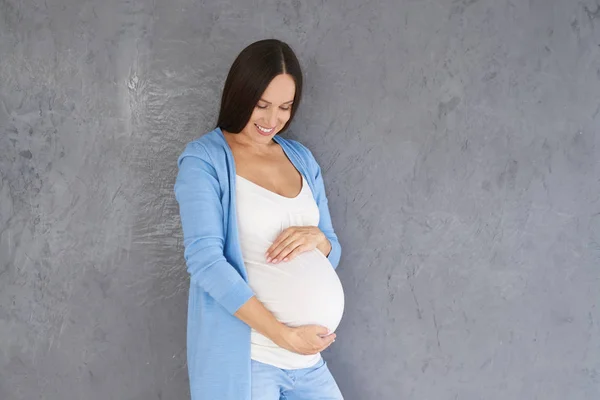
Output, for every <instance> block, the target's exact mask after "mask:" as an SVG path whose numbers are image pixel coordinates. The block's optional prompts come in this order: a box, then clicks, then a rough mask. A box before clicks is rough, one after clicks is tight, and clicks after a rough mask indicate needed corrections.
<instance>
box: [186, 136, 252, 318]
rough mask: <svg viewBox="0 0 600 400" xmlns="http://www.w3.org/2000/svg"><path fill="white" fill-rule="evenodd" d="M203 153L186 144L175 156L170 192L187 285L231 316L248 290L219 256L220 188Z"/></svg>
mask: <svg viewBox="0 0 600 400" xmlns="http://www.w3.org/2000/svg"><path fill="white" fill-rule="evenodd" d="M207 160H210V158H209V157H208V154H207V153H206V150H204V148H203V147H202V146H201V145H199V144H197V143H193V142H192V143H190V144H188V145H187V147H186V149H185V150H184V152H183V153H182V154H181V155H180V156H179V159H178V160H177V165H178V167H179V172H178V174H177V179H176V181H175V186H174V191H175V197H176V199H177V202H178V203H179V214H180V217H181V226H182V228H183V244H184V258H185V261H186V265H187V271H188V272H189V274H190V279H191V284H192V285H199V286H200V287H201V288H202V289H203V290H204V291H206V292H207V293H208V294H209V295H210V296H212V297H213V298H214V299H215V300H216V301H217V302H218V303H219V304H221V305H222V306H223V307H224V308H225V309H226V310H227V311H229V312H230V313H231V314H234V313H235V312H236V311H237V310H238V309H239V308H240V307H241V306H242V305H243V304H244V303H246V302H247V301H248V300H249V299H250V298H251V297H252V296H253V295H254V293H253V292H252V289H251V288H250V286H249V285H248V284H247V282H246V281H245V280H244V279H243V278H242V276H241V275H240V274H239V273H238V271H237V270H236V269H235V268H234V267H233V265H231V264H230V263H229V262H228V261H227V259H226V258H225V255H224V253H223V247H224V241H225V240H224V237H225V232H224V230H225V228H224V226H223V212H224V211H223V206H222V204H221V200H220V186H219V181H218V178H217V174H216V171H215V169H214V167H213V166H212V164H211V163H210V162H209V161H207Z"/></svg>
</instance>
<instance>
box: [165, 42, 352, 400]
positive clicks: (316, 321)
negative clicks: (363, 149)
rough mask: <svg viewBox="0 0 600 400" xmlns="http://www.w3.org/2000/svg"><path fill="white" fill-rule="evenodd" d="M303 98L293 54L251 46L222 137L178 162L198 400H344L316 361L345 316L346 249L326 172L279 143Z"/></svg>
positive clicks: (207, 137) (242, 57) (224, 112)
mask: <svg viewBox="0 0 600 400" xmlns="http://www.w3.org/2000/svg"><path fill="white" fill-rule="evenodd" d="M301 94H302V72H301V69H300V65H299V63H298V60H297V58H296V56H295V55H294V53H293V51H292V50H291V49H290V47H289V46H288V45H287V44H285V43H283V42H281V41H278V40H261V41H259V42H256V43H253V44H251V45H250V46H248V47H247V48H245V49H244V50H243V51H242V52H241V53H240V54H239V55H238V57H237V58H236V60H235V61H234V63H233V65H232V66H231V69H230V71H229V74H228V76H227V79H226V82H225V87H224V90H223V95H222V99H221V109H220V113H219V118H218V121H217V126H216V128H215V129H214V130H212V131H210V132H208V133H206V134H204V135H203V136H201V137H200V138H199V139H196V140H194V141H192V142H190V143H188V144H187V146H186V147H185V149H184V151H183V153H182V154H181V155H180V156H179V158H178V161H177V163H178V167H179V173H178V175H177V180H176V183H175V196H176V198H177V201H178V203H179V210H180V216H181V224H182V228H183V239H184V247H185V251H184V256H185V260H186V264H187V270H188V272H189V273H190V277H191V281H190V292H189V302H188V325H187V361H188V372H189V379H190V391H191V396H192V399H193V400H200V399H206V400H250V399H252V400H279V399H286V400H313V399H323V400H325V399H328V400H329V399H331V400H334V399H335V400H338V399H342V394H341V393H340V390H339V388H338V386H337V384H336V382H335V380H334V378H333V376H332V375H331V373H330V372H329V370H328V368H327V364H326V362H325V361H324V360H323V358H322V357H321V354H320V352H321V351H323V350H324V349H325V348H327V347H328V346H329V345H330V344H331V343H332V342H333V341H334V340H335V337H336V334H335V333H334V331H335V330H336V328H337V327H338V324H339V323H340V320H341V318H342V313H343V309H344V294H343V290H342V286H341V283H340V281H339V279H338V276H337V274H336V272H335V268H336V267H337V266H338V263H339V261H340V255H341V246H340V243H339V241H338V239H337V235H336V233H335V232H334V229H333V226H332V223H331V217H330V214H329V209H328V203H327V197H326V195H325V186H324V183H323V176H322V174H321V168H320V167H319V164H318V163H317V161H316V160H315V158H314V157H313V155H312V153H311V152H310V151H309V150H308V148H306V147H305V146H304V145H302V144H301V143H299V142H298V141H295V140H291V139H284V138H282V137H281V136H278V134H280V133H282V132H284V131H285V130H286V129H287V128H288V126H289V125H290V123H291V121H292V119H293V117H294V114H295V113H296V110H297V109H298V106H299V104H300V98H301Z"/></svg>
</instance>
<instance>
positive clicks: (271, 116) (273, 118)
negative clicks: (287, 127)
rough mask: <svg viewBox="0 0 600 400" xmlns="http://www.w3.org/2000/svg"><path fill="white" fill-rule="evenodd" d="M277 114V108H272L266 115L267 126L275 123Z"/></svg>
mask: <svg viewBox="0 0 600 400" xmlns="http://www.w3.org/2000/svg"><path fill="white" fill-rule="evenodd" d="M277 114H278V113H277V109H274V110H272V111H271V113H270V114H269V115H268V121H269V128H273V127H274V126H275V125H276V124H277V116H278V115H277Z"/></svg>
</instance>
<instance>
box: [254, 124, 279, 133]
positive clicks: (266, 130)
mask: <svg viewBox="0 0 600 400" xmlns="http://www.w3.org/2000/svg"><path fill="white" fill-rule="evenodd" d="M254 126H256V127H257V128H258V129H259V130H260V131H261V132H263V133H271V132H273V131H274V130H275V128H274V127H273V128H271V129H267V128H264V127H262V126H260V125H258V124H254Z"/></svg>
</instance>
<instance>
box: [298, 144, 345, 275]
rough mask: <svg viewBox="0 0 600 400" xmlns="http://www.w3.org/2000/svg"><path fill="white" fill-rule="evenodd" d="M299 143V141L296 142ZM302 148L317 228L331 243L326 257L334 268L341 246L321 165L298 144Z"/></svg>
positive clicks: (335, 267) (310, 153)
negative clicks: (311, 181) (312, 187)
mask: <svg viewBox="0 0 600 400" xmlns="http://www.w3.org/2000/svg"><path fill="white" fill-rule="evenodd" d="M298 143H299V142H298ZM300 145H301V147H302V148H304V150H305V152H306V153H307V155H308V163H309V167H310V169H309V170H310V171H312V172H311V173H312V174H314V175H313V177H314V180H315V190H316V193H315V200H316V202H317V206H318V207H319V215H320V218H319V229H320V230H321V231H322V232H323V233H324V234H325V236H326V237H327V239H329V242H330V243H331V251H330V252H329V255H328V256H327V259H328V260H329V262H330V263H331V265H333V268H334V269H337V267H338V265H339V263H340V258H341V256H342V246H341V244H340V242H339V240H338V237H337V234H336V233H335V230H334V229H333V223H332V222H331V214H330V212H329V202H328V200H327V194H326V193H325V183H324V182H323V174H322V172H321V167H320V166H319V163H318V162H317V160H316V159H315V157H314V156H313V154H312V152H311V151H310V150H309V149H308V147H306V146H304V145H303V144H300Z"/></svg>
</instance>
